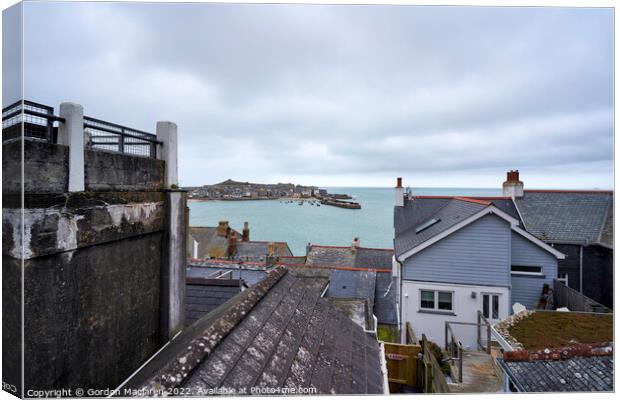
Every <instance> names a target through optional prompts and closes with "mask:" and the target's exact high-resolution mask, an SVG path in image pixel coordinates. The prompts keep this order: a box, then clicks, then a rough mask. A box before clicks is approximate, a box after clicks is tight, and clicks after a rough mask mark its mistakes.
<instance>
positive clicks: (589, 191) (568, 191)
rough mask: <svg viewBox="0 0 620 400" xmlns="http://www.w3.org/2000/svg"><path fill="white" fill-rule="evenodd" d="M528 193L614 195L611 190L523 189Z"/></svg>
mask: <svg viewBox="0 0 620 400" xmlns="http://www.w3.org/2000/svg"><path fill="white" fill-rule="evenodd" d="M524 192H530V193H579V194H614V191H613V190H596V189H525V190H524Z"/></svg>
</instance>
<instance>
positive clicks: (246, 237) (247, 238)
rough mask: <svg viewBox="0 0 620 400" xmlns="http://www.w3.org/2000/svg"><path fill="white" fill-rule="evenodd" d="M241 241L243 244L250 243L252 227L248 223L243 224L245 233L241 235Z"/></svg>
mask: <svg viewBox="0 0 620 400" xmlns="http://www.w3.org/2000/svg"><path fill="white" fill-rule="evenodd" d="M241 241H243V242H249V241H250V227H249V225H248V222H247V221H246V222H244V223H243V233H242V235H241Z"/></svg>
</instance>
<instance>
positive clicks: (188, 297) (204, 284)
mask: <svg viewBox="0 0 620 400" xmlns="http://www.w3.org/2000/svg"><path fill="white" fill-rule="evenodd" d="M242 285H243V281H242V280H239V279H206V278H193V277H189V278H187V279H186V281H185V325H191V324H193V323H194V322H196V321H197V320H198V319H200V318H202V317H203V316H205V315H206V314H208V313H210V312H211V311H213V310H215V309H216V308H217V307H218V306H220V305H222V304H224V303H225V302H226V301H227V300H229V299H231V298H233V297H234V296H236V295H237V294H239V292H241V288H242Z"/></svg>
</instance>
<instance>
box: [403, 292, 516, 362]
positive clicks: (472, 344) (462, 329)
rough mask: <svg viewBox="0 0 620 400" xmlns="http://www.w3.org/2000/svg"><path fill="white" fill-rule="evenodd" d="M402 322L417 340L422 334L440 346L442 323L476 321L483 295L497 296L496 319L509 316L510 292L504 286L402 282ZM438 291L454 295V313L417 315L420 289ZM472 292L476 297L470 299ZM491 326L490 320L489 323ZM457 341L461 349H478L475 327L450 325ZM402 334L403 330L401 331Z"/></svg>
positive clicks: (442, 335)
mask: <svg viewBox="0 0 620 400" xmlns="http://www.w3.org/2000/svg"><path fill="white" fill-rule="evenodd" d="M402 282H403V287H402V305H401V310H402V311H401V312H402V316H401V320H402V324H403V327H404V326H405V323H406V322H409V323H410V324H411V327H412V328H413V331H414V332H415V335H416V336H417V338H418V339H421V338H422V334H425V335H426V337H427V338H428V339H430V340H432V341H433V342H435V343H437V344H438V345H439V346H441V347H443V346H444V342H445V333H444V332H445V321H460V322H474V323H475V322H476V321H477V315H478V310H482V295H483V294H484V293H489V294H499V295H500V298H499V320H502V319H504V318H506V317H508V315H510V309H509V304H510V290H509V289H508V288H507V287H495V286H474V285H455V284H446V283H431V282H419V281H407V280H403V281H402ZM421 289H428V290H441V291H450V292H454V294H453V296H452V304H453V306H452V307H453V313H452V314H439V313H429V312H420V290H421ZM472 292H473V293H476V297H475V298H472ZM491 323H493V321H491ZM451 327H452V329H453V332H454V334H455V335H456V336H457V339H458V340H460V341H461V343H462V344H463V346H464V347H466V348H471V349H474V350H475V349H477V333H476V327H475V326H459V325H451ZM402 331H403V334H404V332H405V329H403V330H402Z"/></svg>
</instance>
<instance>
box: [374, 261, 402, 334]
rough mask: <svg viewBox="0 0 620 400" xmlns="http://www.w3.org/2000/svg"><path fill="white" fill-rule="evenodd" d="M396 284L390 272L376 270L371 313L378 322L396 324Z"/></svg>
mask: <svg viewBox="0 0 620 400" xmlns="http://www.w3.org/2000/svg"><path fill="white" fill-rule="evenodd" d="M397 285H398V282H397V280H396V278H394V277H392V274H391V273H390V272H377V279H376V280H375V298H374V307H373V313H374V314H375V316H376V317H377V321H378V322H379V323H380V324H387V325H396V324H398V316H397V313H398V309H397V308H396V302H397V296H396V294H397V291H396V290H397Z"/></svg>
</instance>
